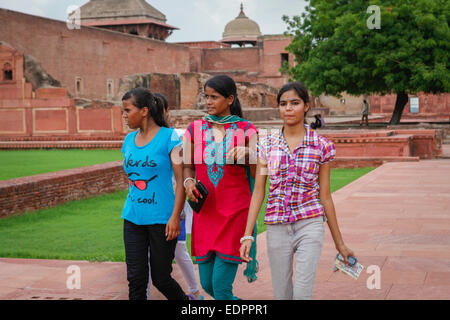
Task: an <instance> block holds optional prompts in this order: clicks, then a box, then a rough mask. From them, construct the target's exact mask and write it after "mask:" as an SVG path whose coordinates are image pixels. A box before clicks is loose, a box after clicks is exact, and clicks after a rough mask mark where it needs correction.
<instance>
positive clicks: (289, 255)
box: [267, 216, 326, 300]
mask: <svg viewBox="0 0 450 320" xmlns="http://www.w3.org/2000/svg"><path fill="white" fill-rule="evenodd" d="M324 221H326V217H325V216H321V217H316V218H310V219H304V220H299V221H297V222H295V223H292V224H274V225H267V252H268V254H269V261H270V270H271V274H272V287H273V292H274V297H275V299H276V300H292V299H294V300H311V299H312V294H313V287H314V280H315V278H316V271H317V265H318V263H319V258H320V254H321V252H322V245H323V238H324V225H323V224H324ZM294 255H295V262H296V268H295V269H296V270H295V281H294V284H293V281H292V273H293V259H294Z"/></svg>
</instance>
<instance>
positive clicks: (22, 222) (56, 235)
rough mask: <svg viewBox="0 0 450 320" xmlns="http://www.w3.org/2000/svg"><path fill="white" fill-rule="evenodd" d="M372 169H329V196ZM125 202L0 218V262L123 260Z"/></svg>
mask: <svg viewBox="0 0 450 320" xmlns="http://www.w3.org/2000/svg"><path fill="white" fill-rule="evenodd" d="M372 169H373V168H361V169H333V170H332V171H331V186H332V191H336V190H337V189H339V188H341V187H343V186H344V185H346V184H348V183H350V182H352V181H353V180H355V179H357V178H358V177H360V176H362V175H364V174H366V173H368V172H369V171H371V170H372ZM125 197H126V191H119V192H116V193H113V194H109V195H103V196H98V197H94V198H90V199H86V200H81V201H73V202H69V203H66V204H63V205H59V206H57V207H54V208H51V209H45V210H39V211H36V212H33V213H26V214H23V215H21V216H15V217H10V218H5V219H0V257H15V258H39V259H66V260H91V261H94V260H96V261H124V260H125V257H124V246H123V235H122V227H123V223H122V219H121V218H120V216H121V211H122V207H123V203H124V200H125ZM261 211H264V206H263V208H262V209H261ZM263 219H264V214H260V215H259V218H258V232H263V231H264V230H265V225H264V223H263ZM189 239H190V238H189V235H188V242H189ZM188 248H190V245H189V244H188Z"/></svg>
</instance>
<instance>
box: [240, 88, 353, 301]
mask: <svg viewBox="0 0 450 320" xmlns="http://www.w3.org/2000/svg"><path fill="white" fill-rule="evenodd" d="M277 102H278V106H279V109H280V114H281V117H282V118H283V120H284V125H283V128H282V129H279V130H276V131H274V132H271V133H269V134H267V135H266V136H264V137H260V140H259V142H258V163H257V168H256V178H255V187H254V191H253V195H252V199H251V203H250V208H249V214H248V219H247V226H246V230H245V234H244V237H243V238H242V239H241V243H242V245H241V249H240V254H241V258H242V259H243V260H244V261H247V262H248V261H250V260H251V258H250V257H249V252H250V247H251V244H252V241H253V237H252V232H253V228H254V225H255V223H256V220H257V216H258V212H259V210H260V208H261V205H262V203H263V201H264V197H265V186H266V180H267V176H269V178H270V188H269V195H268V199H267V205H266V214H265V219H264V222H265V223H266V225H267V252H268V255H269V261H270V267H271V274H272V286H273V289H274V297H275V299H277V300H292V299H312V293H313V287H314V280H315V276H316V270H317V265H318V262H319V258H320V254H321V250H322V245H323V238H324V226H323V225H324V222H325V221H328V227H329V228H330V231H331V235H332V237H333V240H334V243H335V246H336V249H337V250H338V251H339V252H340V253H341V254H342V256H343V257H344V259H345V263H346V264H348V256H354V254H353V251H352V250H350V249H349V248H347V246H346V245H345V244H344V241H343V239H342V235H341V232H340V230H339V226H338V223H337V219H336V212H335V209H334V204H333V200H332V198H331V191H330V164H329V163H330V162H331V161H332V160H333V159H334V156H335V153H336V148H335V146H334V144H333V143H332V142H330V141H328V140H327V139H325V138H324V137H321V136H319V135H318V134H317V133H316V132H315V131H313V130H311V128H310V127H309V126H308V125H306V124H305V121H304V120H305V116H306V113H307V112H308V110H309V107H310V106H309V95H308V91H307V90H306V88H305V87H304V86H303V85H302V84H300V83H298V82H290V83H288V84H286V85H284V86H283V87H282V88H281V90H280V92H279V93H278V96H277ZM294 257H295V259H296V271H295V281H294V283H293V281H292V275H293V259H294Z"/></svg>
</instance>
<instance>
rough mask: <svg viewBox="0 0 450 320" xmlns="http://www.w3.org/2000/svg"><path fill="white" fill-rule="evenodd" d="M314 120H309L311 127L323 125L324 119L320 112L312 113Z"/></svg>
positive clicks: (321, 126)
mask: <svg viewBox="0 0 450 320" xmlns="http://www.w3.org/2000/svg"><path fill="white" fill-rule="evenodd" d="M314 119H315V121H314V122H311V129H318V128H323V127H325V120H324V119H323V118H322V116H321V115H320V114H315V115H314Z"/></svg>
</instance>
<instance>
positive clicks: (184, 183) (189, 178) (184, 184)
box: [183, 177, 195, 189]
mask: <svg viewBox="0 0 450 320" xmlns="http://www.w3.org/2000/svg"><path fill="white" fill-rule="evenodd" d="M189 180H192V181H194V183H195V179H194V178H192V177H187V178H186V179H184V182H183V186H184V188H185V189H186V182H188V181H189Z"/></svg>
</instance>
